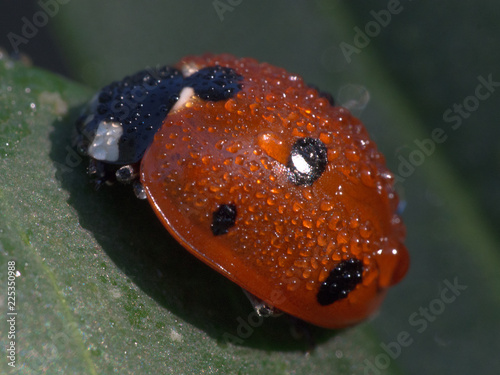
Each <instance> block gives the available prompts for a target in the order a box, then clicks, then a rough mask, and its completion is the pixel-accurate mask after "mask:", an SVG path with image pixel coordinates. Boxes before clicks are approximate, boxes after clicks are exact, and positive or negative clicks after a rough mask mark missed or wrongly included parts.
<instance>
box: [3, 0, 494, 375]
mask: <svg viewBox="0 0 500 375" xmlns="http://www.w3.org/2000/svg"><path fill="white" fill-rule="evenodd" d="M222 2H223V3H228V2H227V1H222ZM389 3H394V2H390V1H370V2H368V1H365V2H362V1H343V2H342V1H327V0H324V1H320V0H317V1H305V0H303V1H293V2H291V1H274V2H269V1H249V0H243V1H241V2H240V4H239V5H236V6H233V7H232V8H233V9H232V11H228V12H226V13H224V14H223V19H222V20H221V19H220V18H219V16H218V14H217V13H216V11H215V8H214V5H213V2H212V1H204V2H202V1H194V0H193V1H182V2H180V1H162V2H160V1H154V0H149V1H143V2H138V1H130V0H127V1H116V0H113V1H106V2H103V1H94V0H92V1H77V0H73V1H71V0H70V1H69V2H68V4H66V5H60V9H59V10H58V12H57V14H55V16H54V17H51V18H50V21H49V22H48V24H47V26H45V27H42V28H40V30H39V31H38V33H37V35H35V36H34V37H33V38H30V40H29V42H28V43H27V44H25V45H22V46H21V47H20V50H21V52H22V53H24V54H26V55H28V56H29V57H30V59H31V60H32V61H33V65H35V66H38V67H43V68H46V69H48V70H52V71H54V72H56V73H59V74H62V75H64V76H66V77H68V78H69V79H70V80H73V81H76V82H78V83H80V84H81V85H82V86H79V85H76V84H73V83H70V82H67V81H65V80H60V79H58V78H54V77H52V76H50V75H46V74H45V73H43V72H39V71H34V72H33V71H32V70H29V69H27V70H26V69H25V68H19V70H16V71H15V72H14V73H12V72H9V71H6V70H0V72H2V75H3V79H4V81H3V82H4V84H3V85H2V100H3V102H2V108H1V111H2V112H3V113H2V114H0V121H1V125H0V126H1V128H0V134H1V135H2V138H1V140H2V142H3V141H5V140H6V139H7V140H9V139H11V137H12V140H14V141H15V142H14V144H15V145H14V147H12V145H11V146H10V147H6V146H4V145H3V144H2V145H1V146H2V164H1V168H2V174H1V176H0V179H1V181H2V185H0V186H1V187H0V188H1V189H2V190H1V191H0V193H1V194H0V202H3V203H0V208H1V209H2V211H3V212H0V214H1V215H2V216H0V229H2V232H1V233H0V243H1V245H2V248H1V249H0V255H1V256H2V260H1V261H0V266H1V267H2V268H1V269H0V279H1V280H5V278H6V277H5V275H6V271H5V270H6V266H5V264H6V261H7V260H8V259H11V258H13V257H17V258H18V261H19V262H20V264H23V273H22V274H23V280H26V281H25V284H23V283H22V282H21V281H20V283H19V284H20V286H18V289H19V291H18V294H19V298H20V301H23V299H24V302H20V303H22V305H21V306H23V307H24V308H25V311H26V316H24V317H23V318H22V319H21V320H20V323H19V327H18V330H19V332H20V334H21V337H22V338H20V339H19V340H20V343H19V347H20V350H21V352H20V353H19V355H18V361H19V362H25V363H26V368H24V369H22V370H21V371H20V373H34V374H36V373H41V370H43V369H46V370H47V371H48V373H71V372H73V373H111V372H112V370H114V369H118V371H119V372H120V373H141V372H144V373H147V372H148V371H149V372H152V371H153V372H154V371H158V373H173V374H174V373H175V374H179V373H201V371H202V370H203V371H205V373H228V374H232V373H238V372H239V373H242V374H246V373H256V372H259V373H266V374H267V373H269V374H273V373H276V374H292V373H297V374H308V373H318V374H320V373H321V374H323V373H324V374H330V373H332V374H334V373H335V374H337V373H338V374H344V373H346V374H347V373H360V374H362V373H363V372H364V370H365V368H364V367H363V366H364V365H363V363H364V361H365V360H370V361H374V358H375V357H376V356H377V355H379V354H380V353H381V352H382V349H381V347H380V343H381V342H382V343H388V342H391V341H394V340H396V338H397V337H398V335H400V334H401V332H403V331H407V332H409V334H410V335H411V338H412V339H413V342H412V343H411V344H410V345H409V346H408V347H406V348H403V349H402V351H401V354H400V355H398V357H397V358H396V359H395V360H394V361H391V364H390V367H389V368H388V369H387V370H384V371H382V372H381V373H402V374H425V373H428V374H430V373H436V374H471V373H480V374H496V373H498V371H499V370H500V360H499V357H498V354H497V353H498V351H499V350H500V341H499V339H498V332H500V324H499V322H498V320H499V319H498V317H499V316H500V298H499V295H500V276H499V272H498V270H499V267H500V260H499V241H498V238H499V235H498V230H497V226H498V224H499V222H500V204H499V203H500V194H499V192H500V189H499V187H498V186H499V183H500V173H499V172H500V147H499V146H500V130H499V126H498V122H499V120H498V114H499V110H498V103H499V99H500V87H498V88H496V89H495V91H493V92H492V93H491V96H490V97H489V98H488V99H485V100H481V101H479V106H478V108H477V109H476V110H474V111H472V112H471V113H470V114H469V117H467V118H465V119H463V120H462V122H461V126H460V127H459V128H458V129H456V130H453V129H452V127H451V125H452V124H451V123H449V122H446V121H445V120H444V119H443V115H444V113H445V112H446V111H447V110H448V109H450V108H453V106H454V105H455V103H456V104H460V103H463V101H464V99H466V98H467V97H469V96H471V95H472V96H473V95H474V94H475V90H476V86H477V85H478V84H479V82H480V81H479V80H478V77H480V76H482V77H484V78H487V77H488V76H490V75H491V76H492V80H493V81H495V82H500V68H499V62H500V59H499V57H500V52H499V46H500V26H499V23H498V14H500V5H499V4H498V3H497V2H493V1H485V2H480V3H479V2H472V1H461V2H456V1H450V0H448V1H440V2H421V1H415V0H414V1H401V3H400V5H399V8H398V9H401V12H399V13H398V14H393V15H392V16H391V20H390V21H389V22H388V24H387V26H385V27H382V28H381V30H380V33H378V34H377V35H376V36H373V37H372V38H370V43H369V44H368V45H367V46H366V47H364V48H361V50H360V53H357V54H353V55H352V56H351V58H352V61H351V62H350V63H348V62H347V61H346V59H345V58H344V56H343V55H342V52H341V50H340V49H339V45H340V44H341V43H342V42H345V43H349V44H351V45H352V44H354V37H355V33H356V31H355V29H354V28H355V27H359V28H360V29H364V28H365V27H366V26H367V25H368V23H369V22H372V21H373V13H370V12H371V11H375V12H380V11H381V10H383V9H387V7H388V4H389ZM39 10H40V7H39V5H38V4H37V3H36V2H29V1H24V2H22V3H21V2H14V1H8V2H5V3H3V4H2V5H0V31H1V35H0V38H1V39H0V46H3V47H4V48H5V49H6V50H8V51H9V52H12V47H11V45H10V43H9V40H8V37H7V35H8V33H10V32H14V33H17V34H21V27H22V25H23V19H22V17H27V18H28V19H32V17H33V15H34V14H35V13H36V12H38V11H39ZM203 52H230V53H233V54H235V55H238V56H251V57H254V58H257V59H259V60H264V61H268V62H270V63H273V64H275V65H278V66H282V67H284V68H286V69H288V70H290V71H293V72H297V73H299V74H301V75H302V76H304V77H305V78H306V80H307V81H309V82H311V83H313V84H316V85H318V86H320V87H321V88H322V89H324V90H328V91H330V92H332V93H333V94H334V96H336V97H337V98H339V99H340V100H341V101H343V99H344V96H343V95H344V93H345V92H346V91H345V88H346V85H351V84H353V85H360V86H363V87H365V88H366V89H367V90H368V92H369V94H370V97H371V100H370V102H369V103H368V105H367V106H366V108H364V109H356V110H354V113H355V114H356V115H358V116H359V117H360V118H361V119H362V120H363V122H364V123H365V125H366V126H367V128H368V130H369V132H370V134H371V135H372V137H373V138H374V139H375V140H376V141H377V143H378V145H379V147H380V149H381V150H382V151H383V152H384V154H385V155H386V158H387V161H388V164H389V166H390V167H391V169H392V170H393V171H397V170H398V167H400V158H405V159H407V158H408V155H409V154H410V153H411V152H412V151H413V150H415V149H416V148H417V146H416V143H415V141H422V140H423V139H425V138H429V137H430V135H431V133H432V131H433V130H434V129H436V128H442V129H443V131H444V133H445V134H446V136H447V139H446V141H445V142H443V143H441V144H438V145H436V146H435V151H434V152H432V154H431V155H429V156H426V157H425V160H424V162H423V164H422V165H421V166H418V167H417V168H416V169H415V172H414V173H412V174H411V175H410V176H409V177H408V178H405V180H404V182H402V183H399V184H398V189H399V191H400V195H401V197H402V199H403V200H404V201H405V202H406V209H405V212H404V215H403V216H404V219H405V222H406V224H407V230H408V240H407V246H408V248H409V250H410V252H411V256H412V265H411V269H410V272H409V274H408V276H407V278H406V279H405V280H404V281H403V282H402V283H401V284H400V285H399V286H397V287H396V288H394V289H393V290H391V291H390V293H389V296H388V299H387V301H386V303H385V304H384V306H383V308H382V309H381V311H380V313H379V314H377V316H376V317H374V318H373V319H372V320H371V321H370V322H369V323H366V324H363V325H361V326H359V327H355V328H353V329H351V330H347V331H343V332H340V333H336V334H333V335H332V334H330V333H324V332H323V331H321V330H318V331H317V332H316V331H315V332H316V334H317V335H318V337H319V344H318V347H317V349H316V350H315V351H313V352H312V353H311V355H310V357H306V356H304V354H303V352H302V351H301V350H302V349H303V345H302V344H301V343H300V342H298V343H297V342H294V340H293V339H291V337H290V334H289V333H288V328H287V324H286V322H284V321H283V320H279V321H272V322H271V323H269V322H266V323H264V325H263V326H260V327H257V328H256V329H255V332H254V333H253V335H252V336H251V337H250V339H248V340H244V342H243V343H240V344H239V345H236V346H233V345H226V344H224V342H223V341H224V340H223V337H224V333H227V332H231V333H232V334H236V332H235V331H236V329H237V326H238V322H237V321H236V317H238V316H240V317H244V318H246V317H247V316H248V314H249V313H250V310H249V306H248V304H247V302H246V301H245V299H244V297H242V296H241V295H240V292H239V290H238V289H237V288H235V287H233V286H232V285H231V284H230V283H228V282H226V280H224V279H223V278H221V277H220V276H219V275H217V274H215V273H214V272H212V271H210V270H208V269H207V267H205V266H203V265H201V264H199V263H198V262H197V261H195V260H194V259H193V258H192V257H190V256H189V255H186V254H185V253H184V251H183V250H182V249H179V248H177V247H175V245H174V244H173V243H171V242H170V240H169V239H168V238H166V236H165V234H164V231H163V228H161V226H160V225H159V224H158V223H156V222H155V218H154V216H153V215H152V214H151V212H150V211H149V208H148V207H147V206H144V205H142V204H141V203H140V202H137V201H136V200H135V199H134V198H133V197H132V196H131V194H129V192H128V191H126V190H125V189H114V190H113V189H105V190H102V191H100V192H98V193H96V192H93V191H92V190H91V189H90V188H89V187H88V185H86V180H87V179H86V176H85V168H84V166H83V165H78V166H77V167H75V168H74V169H72V170H71V173H65V172H64V171H65V169H64V165H67V160H66V156H67V153H68V151H67V150H65V146H66V145H67V144H68V143H69V139H70V135H71V130H70V128H71V126H72V121H73V119H74V117H75V116H76V115H77V113H78V111H79V109H80V108H81V105H82V104H83V103H84V102H85V101H86V100H88V98H90V96H91V95H92V91H95V90H96V89H98V88H99V87H100V86H102V85H104V84H106V83H108V82H109V81H111V80H114V79H119V78H121V77H122V76H124V75H126V74H129V73H132V72H134V71H136V70H139V69H143V68H145V67H148V66H156V65H164V64H171V63H174V62H175V61H177V60H178V59H179V58H181V57H182V56H184V55H187V54H200V53H203ZM5 82H7V83H5ZM9 82H12V83H13V85H14V87H15V89H14V90H13V92H12V95H15V94H16V93H17V95H18V96H17V97H16V98H17V99H16V103H14V104H12V103H11V100H10V98H11V94H9V92H7V91H6V87H7V86H8V83H9ZM30 85H31V87H33V91H32V92H31V93H28V94H27V93H26V92H25V91H24V88H25V87H28V86H30ZM16 86H17V87H16ZM83 86H87V87H90V88H91V89H88V88H84V87H83ZM347 87H349V86H347ZM44 90H46V91H50V92H60V93H61V97H62V98H63V99H64V100H66V101H67V103H68V105H69V112H68V113H66V114H65V115H64V116H62V117H60V118H58V116H57V113H56V114H54V111H52V112H51V111H48V113H47V114H46V115H43V113H44V111H43V106H42V105H41V104H39V103H38V102H37V104H38V108H40V110H39V112H37V113H35V114H33V113H32V114H31V117H30V118H24V119H21V120H20V119H18V118H16V117H15V114H16V113H17V111H18V109H19V105H20V104H21V103H23V100H25V101H26V103H30V102H31V100H32V98H30V94H33V93H35V92H37V93H42V92H44ZM37 100H39V97H38V99H37ZM21 108H22V107H21ZM25 113H26V111H25ZM42 115H43V116H42ZM33 116H34V117H33ZM19 121H21V124H22V125H21V126H20V127H19V128H18V127H17V123H18V122H19ZM44 124H45V125H44ZM19 129H20V130H19ZM43 129H46V130H47V131H43ZM49 130H50V131H49ZM11 143H12V142H11ZM37 147H40V149H38V148H37ZM34 150H37V151H36V152H35V151H34ZM37 158H40V161H38V160H37ZM47 166H49V167H50V166H52V168H55V171H56V172H55V174H54V176H55V177H54V178H52V179H50V178H49V177H44V176H45V175H44V171H46V169H47V168H48V167H47ZM37 167H38V168H40V169H39V171H38V172H37V170H36V168H37ZM28 176H33V178H31V177H28ZM37 178H39V179H40V180H37ZM27 179H29V180H30V181H26V180H27ZM49 180H50V181H49ZM38 181H40V182H38ZM47 181H49V182H47ZM45 182H47V185H46V187H45V185H43V186H44V189H41V190H40V189H39V188H38V187H39V186H40V184H43V183H45ZM37 184H38V185H37ZM20 185H22V186H20ZM45 203H46V204H45ZM54 210H56V211H54ZM54 212H55V213H54ZM162 241H165V243H162ZM21 249H22V250H21ZM24 268H26V269H25V270H24ZM158 272H160V273H161V275H160V274H158ZM193 275H194V276H193ZM454 279H457V280H458V281H459V283H460V284H462V285H466V286H467V289H466V290H464V291H463V292H462V293H461V294H460V296H458V297H457V299H456V300H455V301H454V302H452V303H450V304H447V305H446V308H445V310H444V311H443V312H442V313H441V314H439V315H437V316H435V320H433V321H432V322H429V323H428V326H427V327H426V329H424V330H423V332H422V333H419V332H417V330H416V328H418V327H415V326H412V325H411V324H410V323H409V317H410V316H411V315H412V314H414V313H416V312H418V311H419V309H420V307H428V306H429V304H430V303H432V301H433V300H435V299H436V298H439V296H440V293H441V291H442V289H443V288H445V287H446V283H445V280H449V281H453V280H454ZM2 283H4V282H3V281H2ZM200 285H201V286H200ZM28 286H29V287H28ZM23 288H24V289H23ZM28 289H29V290H28ZM110 295H111V296H114V297H110ZM48 305H50V306H49V307H47V306H48ZM0 306H4V305H2V304H0ZM169 311H170V312H169ZM28 312H32V314H28ZM0 314H3V312H0ZM2 320H4V319H3V318H2ZM51 322H52V323H51ZM56 322H59V323H57V324H63V326H62V327H64V328H60V327H58V326H57V325H56ZM61 322H62V323H61ZM68 322H69V323H68ZM50 323H51V324H52V325H51V324H50ZM3 324H4V323H3V322H2V323H0V333H2V335H3V332H5V329H6V325H3ZM171 330H174V331H175V332H179V333H182V336H183V339H182V342H178V341H176V340H175V338H176V337H177V336H176V335H175V334H171V332H172V331H171ZM59 332H65V333H66V335H67V336H68V337H70V338H71V340H70V344H67V345H63V344H61V343H58V344H57V345H56V346H55V347H56V348H58V350H59V351H57V350H56V353H55V355H54V356H49V358H51V360H50V361H45V362H41V363H42V364H41V365H40V362H37V360H38V359H37V356H36V355H33V352H32V350H31V351H30V348H31V347H34V348H37V349H38V353H44V352H43V350H49V349H50V348H51V346H50V345H47V342H48V343H49V344H50V343H51V342H52V343H53V342H54V341H53V340H54V336H55V335H57V333H59ZM3 340H4V336H2V337H1V338H0V341H2V342H3ZM44 343H45V344H46V345H45V346H44ZM65 346H66V350H63V349H62V348H63V347H65ZM339 351H340V352H341V353H342V355H340V354H339V353H340V352H339ZM30 353H31V355H30ZM49 354H50V353H49ZM47 355H48V354H47V353H45V356H47ZM339 357H340V358H339ZM0 366H2V369H1V370H2V371H3V369H4V368H7V367H6V364H4V356H3V354H2V358H1V359H0ZM44 366H46V368H45V367H44ZM66 366H67V367H66ZM68 369H69V370H68Z"/></svg>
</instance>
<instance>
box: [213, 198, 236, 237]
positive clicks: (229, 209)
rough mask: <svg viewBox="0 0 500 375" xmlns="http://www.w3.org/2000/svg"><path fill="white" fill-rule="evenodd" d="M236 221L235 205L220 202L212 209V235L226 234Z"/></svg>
mask: <svg viewBox="0 0 500 375" xmlns="http://www.w3.org/2000/svg"><path fill="white" fill-rule="evenodd" d="M235 221H236V205H234V204H221V205H220V206H219V208H218V209H217V210H216V211H214V213H213V219H212V224H211V225H210V228H211V229H212V233H213V234H214V236H220V235H221V234H226V233H227V232H228V231H229V228H231V227H232V226H233V225H234V223H235Z"/></svg>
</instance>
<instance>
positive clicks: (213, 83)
mask: <svg viewBox="0 0 500 375" xmlns="http://www.w3.org/2000/svg"><path fill="white" fill-rule="evenodd" d="M242 79H243V77H242V76H240V75H239V74H238V73H236V72H235V71H234V70H233V69H231V68H226V67H222V66H219V65H216V66H209V67H206V68H203V69H200V70H198V71H197V72H196V73H193V74H192V75H190V76H189V77H187V78H186V79H185V84H184V85H185V86H189V87H192V88H193V90H194V92H195V93H196V95H198V96H199V97H200V98H201V99H203V100H210V101H218V100H227V99H229V98H231V97H233V96H234V95H235V94H236V93H237V92H238V91H240V90H241V84H240V83H239V81H241V80H242Z"/></svg>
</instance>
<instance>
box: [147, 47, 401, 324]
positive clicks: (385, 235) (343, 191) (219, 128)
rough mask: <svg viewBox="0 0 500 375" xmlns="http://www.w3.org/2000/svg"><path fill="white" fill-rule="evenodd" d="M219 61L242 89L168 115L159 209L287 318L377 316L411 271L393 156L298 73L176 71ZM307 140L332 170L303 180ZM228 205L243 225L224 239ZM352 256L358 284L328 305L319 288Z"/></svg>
mask: <svg viewBox="0 0 500 375" xmlns="http://www.w3.org/2000/svg"><path fill="white" fill-rule="evenodd" d="M214 65H220V66H222V67H229V68H232V69H234V71H236V73H238V74H239V75H241V76H242V77H243V79H242V80H241V82H240V83H241V90H240V91H239V92H237V94H236V95H234V96H233V97H232V98H230V99H228V100H220V101H205V100H202V99H200V98H199V97H197V96H196V95H191V93H190V92H189V91H186V93H187V95H188V99H187V101H181V100H180V103H178V104H176V106H175V107H174V108H173V109H172V110H171V111H170V113H169V114H168V116H167V117H166V119H165V121H164V122H163V124H162V126H161V128H160V130H159V131H158V132H157V133H156V135H155V137H154V142H153V143H152V144H151V146H150V147H149V148H148V149H147V151H146V153H145V155H144V157H143V159H142V162H141V176H140V179H141V182H142V184H143V186H144V187H145V190H146V194H147V198H148V199H149V201H150V203H151V205H152V207H153V208H154V210H155V212H156V214H157V215H158V217H159V218H160V220H161V221H162V222H163V224H164V226H165V227H166V228H167V229H168V231H169V232H170V233H171V234H172V235H173V236H174V237H175V238H176V239H177V240H178V241H179V242H180V243H181V244H182V245H183V246H184V247H185V248H186V249H188V250H189V251H190V252H191V253H193V254H194V255H195V256H196V257H198V258H199V259H201V260H202V261H204V262H205V263H207V264H208V265H210V266H211V267H212V268H214V269H215V270H217V271H219V272H221V273H222V274H224V275H225V276H226V277H227V278H229V279H230V280H232V281H234V282H235V283H237V284H238V285H240V286H241V287H243V288H244V289H246V290H247V291H249V292H250V293H252V294H253V295H255V296H257V297H258V298H260V299H262V300H264V301H265V302H267V303H268V304H271V305H272V306H275V307H277V308H278V309H280V310H282V311H284V312H286V313H288V314H291V315H293V316H295V317H298V318H300V319H303V320H305V321H308V322H310V323H313V324H315V325H318V326H322V327H326V328H340V327H345V326H349V325H352V324H355V323H357V322H359V321H361V320H363V319H365V318H367V317H368V316H369V315H370V314H371V313H372V312H373V311H374V310H375V309H377V307H378V306H379V305H380V303H381V301H382V299H383V297H384V295H385V292H386V290H387V288H388V287H389V286H391V285H393V284H395V283H397V282H399V281H400V280H401V279H402V278H403V276H404V275H405V273H406V271H407V268H408V264H409V258H408V254H407V250H406V248H405V246H404V245H403V240H404V236H405V230H404V227H403V224H402V222H401V219H400V217H399V216H398V215H397V214H396V208H397V205H398V199H397V196H396V194H395V192H394V189H393V182H394V179H393V176H392V174H391V173H390V172H389V171H388V170H387V168H386V166H385V161H384V157H383V156H382V155H381V154H380V153H379V152H378V151H377V148H376V146H375V144H374V142H373V141H372V140H371V139H370V138H369V136H368V134H367V131H366V129H365V128H364V126H363V125H362V124H361V122H360V121H359V120H358V119H356V118H354V117H352V116H351V114H350V113H349V111H348V110H346V109H344V108H342V107H338V106H332V105H331V104H330V103H329V101H328V100H327V99H326V98H324V97H322V96H321V95H320V94H319V93H318V91H317V90H315V89H313V88H311V87H309V86H307V85H306V84H305V83H304V81H303V80H302V78H300V77H298V76H297V75H293V74H290V73H288V72H286V71H285V70H283V69H280V68H277V67H274V66H272V65H269V64H266V63H258V62H257V61H255V60H253V59H246V58H244V59H236V58H234V57H232V56H229V55H219V56H214V55H207V56H202V57H187V58H185V59H183V60H181V61H180V63H179V64H178V65H177V68H178V69H180V70H182V71H183V72H184V74H186V75H188V74H190V72H191V71H196V70H198V69H201V68H204V67H207V66H214ZM301 139H302V140H306V141H307V142H309V141H310V140H313V141H316V140H319V141H320V142H317V143H318V144H321V145H324V146H322V147H325V152H326V153H325V155H324V158H325V166H324V170H323V171H322V172H321V173H320V175H319V176H317V177H316V179H315V180H314V181H306V182H305V183H300V182H297V181H294V179H293V178H291V174H290V168H289V163H290V157H291V156H290V155H291V154H292V153H293V150H292V149H293V147H295V146H294V144H297V143H296V142H298V141H300V140H301ZM306 141H305V142H306ZM305 168H306V169H307V165H306V166H305ZM292 177H293V176H292ZM221 209H227V210H228V211H229V212H228V215H229V216H230V220H231V219H232V221H233V222H232V223H231V224H230V225H229V226H228V227H227V228H223V229H224V230H222V233H215V232H214V229H213V222H214V220H215V217H216V216H217V214H218V213H220V210H221ZM218 210H219V211H218ZM222 216H224V215H222ZM231 216H232V218H231ZM351 260H352V261H354V262H357V263H358V264H359V266H360V267H361V268H360V270H361V274H360V275H359V276H360V278H359V282H358V283H354V285H353V288H351V289H352V290H347V292H346V293H345V295H343V296H342V297H341V298H339V299H338V300H336V301H334V302H333V303H325V304H321V303H319V302H318V301H319V297H318V293H319V290H320V288H321V285H322V284H323V283H325V280H328V277H329V276H330V275H332V272H334V269H335V268H336V267H338V266H339V264H340V265H346V264H348V263H346V262H349V261H351ZM354 262H353V263H354ZM345 276H346V277H351V275H349V274H347V275H345Z"/></svg>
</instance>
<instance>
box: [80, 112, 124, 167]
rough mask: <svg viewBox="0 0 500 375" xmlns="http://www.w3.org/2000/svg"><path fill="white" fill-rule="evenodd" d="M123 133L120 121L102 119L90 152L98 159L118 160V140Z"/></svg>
mask: <svg viewBox="0 0 500 375" xmlns="http://www.w3.org/2000/svg"><path fill="white" fill-rule="evenodd" d="M122 134H123V128H122V126H121V125H120V123H119V122H111V121H101V122H100V123H99V127H98V128H97V132H96V133H95V137H94V139H93V141H92V144H91V145H90V146H89V149H88V154H89V155H90V156H91V157H93V158H94V159H96V160H103V161H117V160H118V157H119V148H118V141H119V140H120V137H121V136H122Z"/></svg>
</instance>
